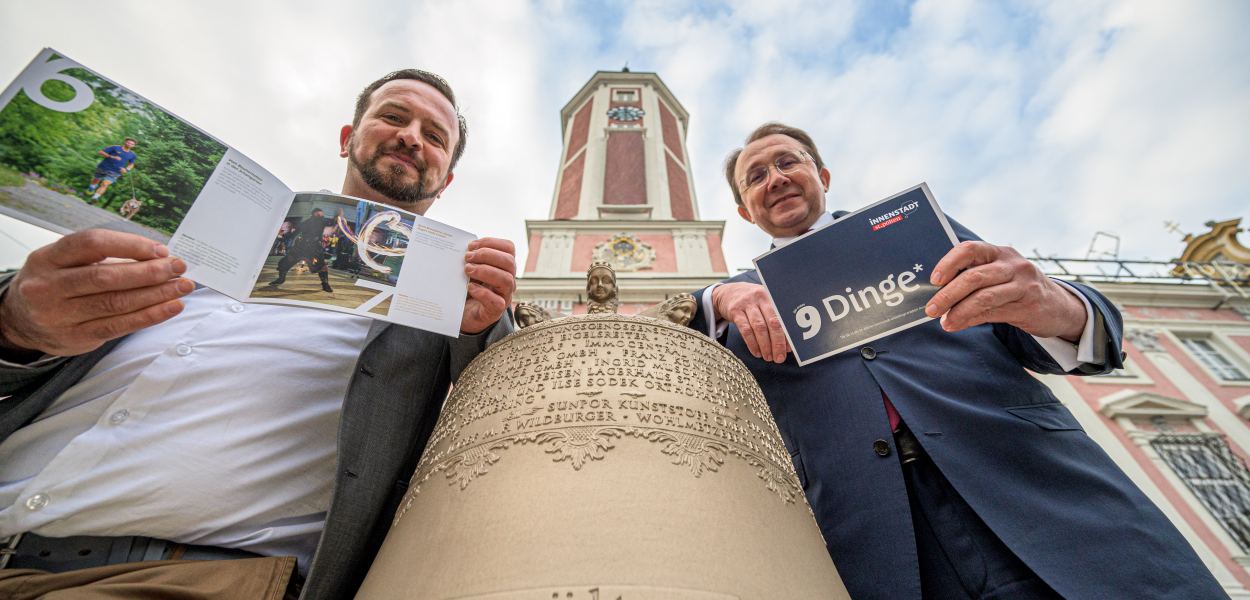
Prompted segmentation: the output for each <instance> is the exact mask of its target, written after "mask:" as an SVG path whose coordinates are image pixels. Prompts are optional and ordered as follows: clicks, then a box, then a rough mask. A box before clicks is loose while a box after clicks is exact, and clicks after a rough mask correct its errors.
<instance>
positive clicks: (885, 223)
mask: <svg viewBox="0 0 1250 600" xmlns="http://www.w3.org/2000/svg"><path fill="white" fill-rule="evenodd" d="M902 220H903V215H899V216H897V217H894V218H893V219H889V220H886V221H882V222H880V223H877V224H876V225H873V226H872V230H873V231H876V230H878V229H885V228H886V227H889V226H890V225H893V224H895V223H898V222H899V221H902Z"/></svg>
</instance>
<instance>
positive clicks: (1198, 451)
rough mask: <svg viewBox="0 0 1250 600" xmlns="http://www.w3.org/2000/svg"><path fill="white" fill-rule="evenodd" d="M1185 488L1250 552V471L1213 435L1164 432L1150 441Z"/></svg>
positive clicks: (1221, 439)
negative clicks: (1183, 483)
mask: <svg viewBox="0 0 1250 600" xmlns="http://www.w3.org/2000/svg"><path fill="white" fill-rule="evenodd" d="M1150 445H1151V446H1152V447H1154V449H1155V452H1157V453H1158V454H1159V457H1160V458H1162V459H1163V462H1164V463H1167V465H1168V466H1169V467H1171V469H1172V471H1173V472H1175V473H1176V475H1177V476H1178V477H1180V478H1181V481H1184V482H1185V487H1187V488H1189V491H1190V492H1193V494H1194V496H1197V497H1198V500H1199V501H1201V502H1202V504H1203V506H1205V507H1206V508H1207V511H1209V512H1210V513H1211V515H1212V516H1214V517H1215V520H1216V521H1219V523H1220V525H1221V526H1222V527H1223V528H1224V530H1225V531H1227V532H1228V535H1229V536H1231V537H1232V538H1233V540H1234V541H1235V542H1236V543H1237V545H1238V546H1240V547H1241V551H1242V552H1247V553H1250V471H1247V470H1246V465H1245V463H1243V462H1242V461H1241V459H1239V458H1238V457H1237V456H1235V455H1234V454H1233V453H1232V451H1231V450H1230V449H1229V448H1228V442H1227V441H1225V440H1224V438H1223V436H1220V435H1217V434H1214V433H1164V434H1160V435H1159V436H1157V437H1155V438H1154V439H1153V440H1151V441H1150Z"/></svg>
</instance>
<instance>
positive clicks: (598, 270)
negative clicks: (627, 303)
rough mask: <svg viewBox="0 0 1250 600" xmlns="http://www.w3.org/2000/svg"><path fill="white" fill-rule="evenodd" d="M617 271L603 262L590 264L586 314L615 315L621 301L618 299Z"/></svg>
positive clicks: (587, 273)
mask: <svg viewBox="0 0 1250 600" xmlns="http://www.w3.org/2000/svg"><path fill="white" fill-rule="evenodd" d="M616 291H617V290H616V271H614V270H613V269H612V265H609V264H608V263H606V262H603V261H595V262H593V263H590V268H589V269H587V270H586V299H587V301H586V304H587V309H586V312H587V313H589V314H595V313H615V312H616V309H617V307H619V306H620V304H621V303H620V301H619V300H617V298H616Z"/></svg>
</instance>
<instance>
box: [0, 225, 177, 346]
mask: <svg viewBox="0 0 1250 600" xmlns="http://www.w3.org/2000/svg"><path fill="white" fill-rule="evenodd" d="M108 258H121V259H131V260H132V261H133V262H132V261H125V262H104V261H105V259H108ZM186 270H187V265H186V263H184V262H182V261H181V260H179V259H177V258H173V257H171V256H169V249H168V248H166V247H165V246H164V245H163V244H158V243H156V242H153V241H152V240H149V239H147V238H144V237H141V236H138V235H134V234H130V233H121V232H117V231H106V230H103V229H89V230H87V231H80V232H78V233H74V234H71V235H67V236H65V237H63V238H61V239H60V240H58V241H56V242H54V243H52V244H49V245H47V246H44V247H42V248H40V249H38V250H35V251H34V252H32V253H31V254H30V256H29V257H28V258H27V259H26V265H25V266H24V267H22V270H21V271H20V272H19V273H18V274H17V275H16V276H15V277H14V278H13V281H12V282H10V285H9V289H8V291H7V292H6V293H5V294H4V296H3V300H0V349H2V350H5V351H7V352H6V354H9V355H19V354H21V353H22V352H23V351H25V352H26V353H30V352H35V351H37V352H43V353H46V354H54V355H58V356H74V355H77V354H83V353H85V352H89V351H91V350H94V349H96V348H98V347H99V346H100V345H101V344H103V343H104V342H107V341H108V340H111V339H114V338H118V337H121V336H123V335H126V334H128V333H131V332H134V331H137V330H139V329H143V328H144V327H149V326H151V325H155V324H157V323H160V322H161V321H164V320H166V319H168V318H170V317H172V316H174V315H176V314H178V313H179V312H181V311H182V302H181V301H180V300H178V298H181V297H182V296H185V295H187V294H189V293H191V291H192V290H194V289H195V285H194V284H193V283H191V281H190V280H188V279H182V278H180V277H179V275H181V274H182V273H183V272H185V271H186Z"/></svg>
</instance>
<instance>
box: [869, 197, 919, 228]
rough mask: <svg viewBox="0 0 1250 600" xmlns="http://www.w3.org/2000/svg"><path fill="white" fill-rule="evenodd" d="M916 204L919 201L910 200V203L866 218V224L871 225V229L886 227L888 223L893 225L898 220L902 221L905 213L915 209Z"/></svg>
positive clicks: (905, 216) (905, 215)
mask: <svg viewBox="0 0 1250 600" xmlns="http://www.w3.org/2000/svg"><path fill="white" fill-rule="evenodd" d="M918 206H920V202H912V203H910V204H904V205H902V206H900V207H898V208H896V209H894V210H892V211H890V212H888V213H885V214H883V215H881V216H878V217H873V218H871V219H868V224H869V225H872V230H873V231H877V230H878V229H885V228H886V227H889V226H890V225H893V224H895V223H898V222H899V221H902V220H903V219H906V218H907V213H909V212H911V211H913V210H916V207H918Z"/></svg>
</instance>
